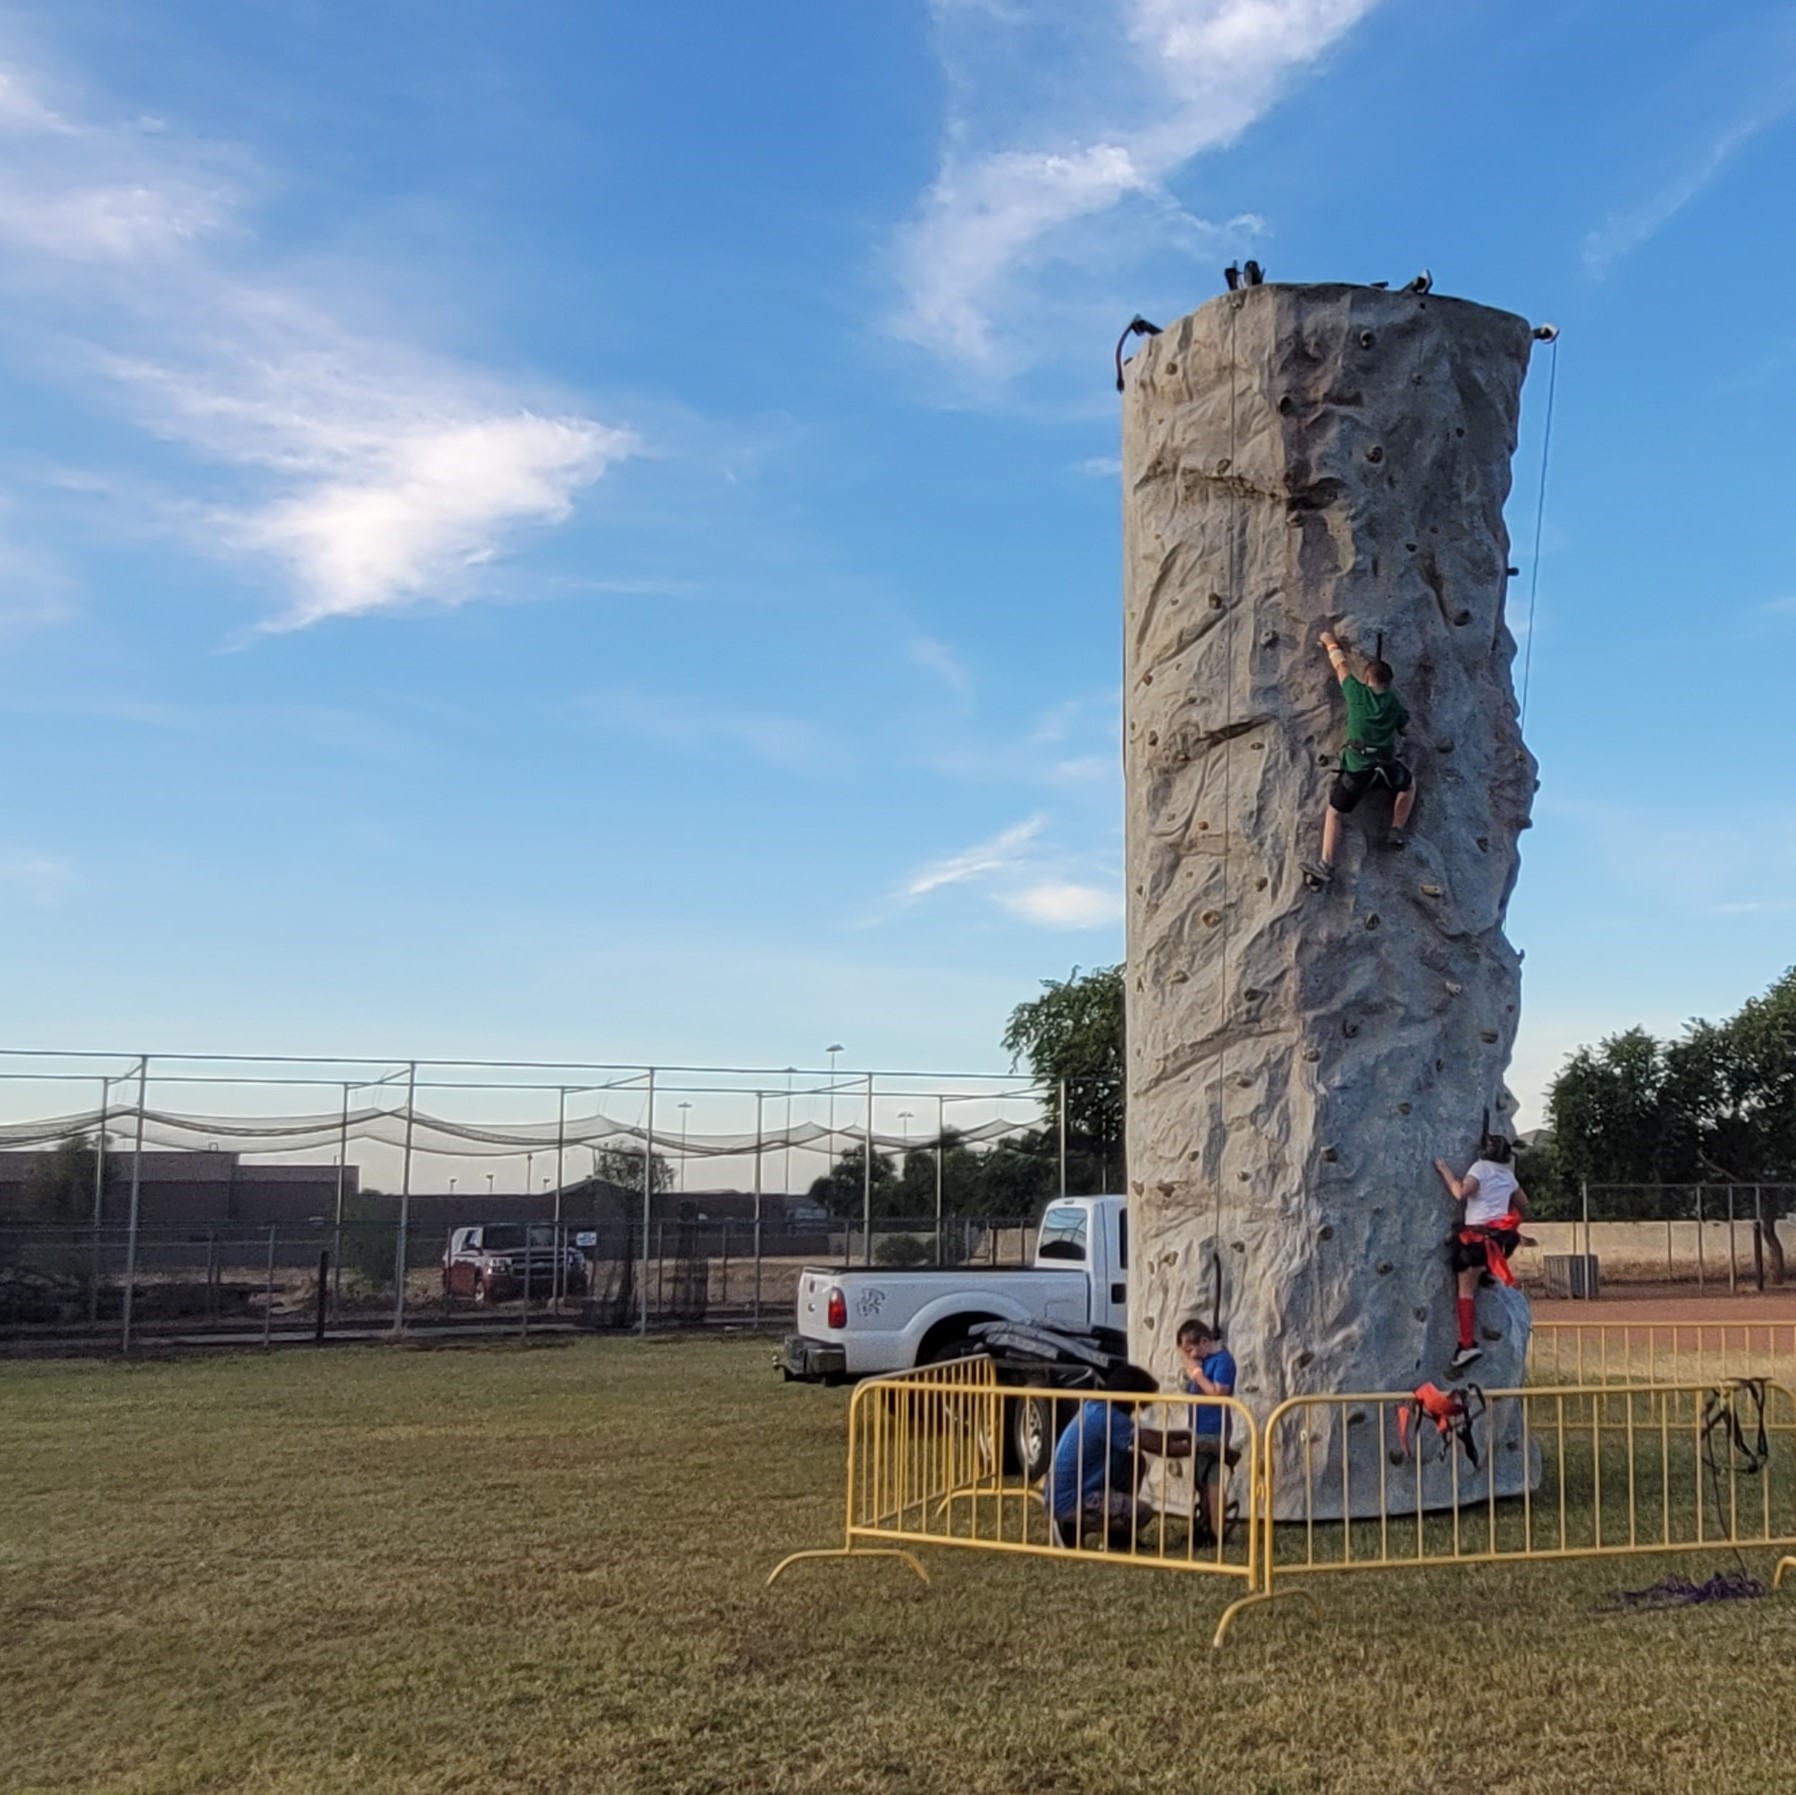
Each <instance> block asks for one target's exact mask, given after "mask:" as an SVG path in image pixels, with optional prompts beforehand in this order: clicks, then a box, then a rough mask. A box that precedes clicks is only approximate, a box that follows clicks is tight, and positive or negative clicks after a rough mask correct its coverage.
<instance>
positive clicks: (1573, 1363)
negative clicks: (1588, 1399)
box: [1528, 1321, 1796, 1388]
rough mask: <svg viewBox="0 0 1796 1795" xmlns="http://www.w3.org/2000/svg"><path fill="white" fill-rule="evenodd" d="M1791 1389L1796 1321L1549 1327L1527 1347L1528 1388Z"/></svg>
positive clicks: (1795, 1380) (1538, 1329)
mask: <svg viewBox="0 0 1796 1795" xmlns="http://www.w3.org/2000/svg"><path fill="white" fill-rule="evenodd" d="M1738 1377H1769V1378H1775V1379H1776V1380H1777V1381H1778V1382H1779V1383H1782V1384H1785V1385H1788V1386H1790V1387H1792V1388H1796V1321H1771V1322H1764V1321H1725V1322H1717V1321H1702V1322H1695V1321H1687V1322H1684V1321H1680V1322H1588V1323H1586V1322H1549V1323H1544V1324H1543V1323H1537V1324H1536V1325H1535V1327H1534V1329H1533V1332H1532V1334H1531V1336H1530V1338H1529V1342H1528V1382H1529V1383H1530V1384H1656V1383H1680V1382H1686V1383H1687V1382H1697V1383H1701V1382H1711V1383H1717V1382H1722V1381H1724V1380H1729V1379H1733V1378H1738Z"/></svg>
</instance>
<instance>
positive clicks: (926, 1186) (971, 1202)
mask: <svg viewBox="0 0 1796 1795" xmlns="http://www.w3.org/2000/svg"><path fill="white" fill-rule="evenodd" d="M935 1157H936V1152H935V1147H934V1145H933V1143H932V1144H931V1145H930V1146H928V1147H913V1148H912V1149H911V1150H910V1152H908V1153H907V1154H905V1156H904V1165H903V1169H902V1170H901V1171H900V1173H899V1178H898V1185H899V1189H898V1193H897V1198H896V1201H897V1209H896V1210H895V1213H896V1214H898V1215H901V1216H904V1217H906V1218H908V1219H911V1220H920V1219H926V1218H927V1219H932V1218H933V1217H934V1215H935V1188H936V1186H935ZM984 1196H985V1185H984V1172H983V1159H982V1156H981V1155H980V1154H978V1153H975V1152H974V1151H973V1149H972V1148H971V1147H969V1146H966V1145H965V1144H964V1143H963V1141H962V1140H961V1136H960V1131H959V1130H958V1129H955V1128H950V1129H947V1130H945V1131H944V1133H943V1135H942V1213H943V1214H944V1215H979V1214H982V1213H983V1209H982V1207H981V1205H982V1203H983V1201H984Z"/></svg>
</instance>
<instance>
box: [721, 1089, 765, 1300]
mask: <svg viewBox="0 0 1796 1795" xmlns="http://www.w3.org/2000/svg"><path fill="white" fill-rule="evenodd" d="M765 1102H766V1099H765V1097H763V1096H762V1094H761V1093H760V1092H759V1091H756V1092H755V1288H754V1296H753V1298H752V1299H751V1300H752V1301H753V1304H754V1323H755V1326H756V1327H759V1326H760V1325H761V1158H762V1151H761V1107H762V1105H763V1104H764V1103H765ZM726 1294H727V1293H726Z"/></svg>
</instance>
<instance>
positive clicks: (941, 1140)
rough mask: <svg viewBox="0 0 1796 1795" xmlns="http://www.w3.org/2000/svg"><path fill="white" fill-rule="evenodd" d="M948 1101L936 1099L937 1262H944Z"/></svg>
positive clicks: (938, 1095)
mask: <svg viewBox="0 0 1796 1795" xmlns="http://www.w3.org/2000/svg"><path fill="white" fill-rule="evenodd" d="M947 1137H948V1122H947V1099H946V1098H945V1097H944V1096H943V1095H942V1094H941V1092H940V1091H938V1092H936V1097H935V1262H936V1264H937V1265H940V1264H941V1262H942V1158H943V1156H944V1155H945V1154H946V1153H947V1151H948V1139H947Z"/></svg>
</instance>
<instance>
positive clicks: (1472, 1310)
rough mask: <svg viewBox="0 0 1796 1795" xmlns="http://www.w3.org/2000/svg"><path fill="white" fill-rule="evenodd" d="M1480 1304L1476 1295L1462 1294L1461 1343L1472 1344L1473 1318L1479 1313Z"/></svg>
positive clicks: (1460, 1310) (1460, 1313)
mask: <svg viewBox="0 0 1796 1795" xmlns="http://www.w3.org/2000/svg"><path fill="white" fill-rule="evenodd" d="M1477 1309H1478V1305H1477V1299H1476V1298H1475V1297H1469V1296H1462V1297H1461V1298H1460V1299H1459V1344H1460V1345H1461V1346H1470V1345H1471V1344H1472V1318H1473V1316H1474V1315H1475V1314H1476V1313H1477Z"/></svg>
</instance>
